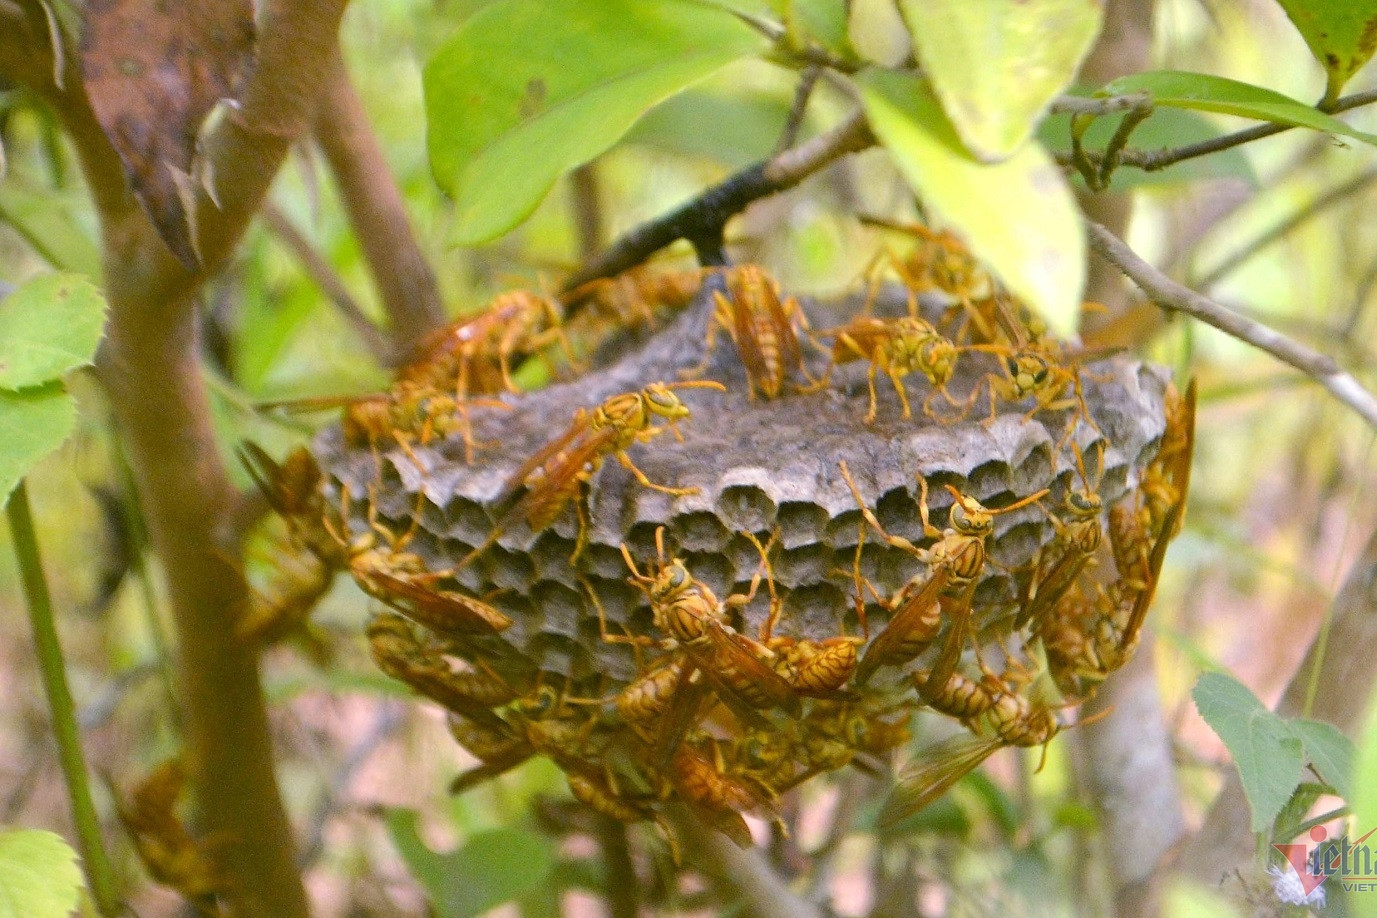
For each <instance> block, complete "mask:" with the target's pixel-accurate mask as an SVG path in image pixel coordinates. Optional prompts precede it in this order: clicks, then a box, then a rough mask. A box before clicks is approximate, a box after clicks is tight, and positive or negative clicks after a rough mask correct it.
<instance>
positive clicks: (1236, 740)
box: [1191, 673, 1305, 832]
mask: <svg viewBox="0 0 1377 918" xmlns="http://www.w3.org/2000/svg"><path fill="white" fill-rule="evenodd" d="M1191 697H1193V698H1194V699H1195V706H1196V708H1197V709H1198V710H1199V711H1200V716H1201V717H1203V718H1205V723H1207V724H1209V725H1210V728H1211V729H1213V730H1214V732H1215V733H1217V734H1219V738H1220V739H1221V740H1223V741H1224V745H1225V746H1226V747H1228V750H1229V754H1230V755H1231V756H1233V759H1234V765H1235V766H1236V767H1237V768H1238V774H1239V777H1240V778H1242V780H1243V791H1244V793H1245V794H1246V795H1247V797H1248V805H1249V807H1250V808H1251V809H1252V815H1253V822H1252V828H1253V831H1254V832H1266V831H1267V830H1268V829H1270V828H1271V826H1272V821H1273V820H1275V819H1276V817H1277V814H1278V813H1280V812H1281V808H1282V807H1283V806H1285V805H1286V801H1287V800H1289V799H1291V794H1292V793H1294V792H1295V790H1296V788H1297V787H1298V786H1299V785H1300V778H1301V769H1302V767H1303V766H1304V764H1305V751H1304V748H1303V747H1302V745H1301V741H1300V739H1299V738H1298V737H1297V736H1296V735H1295V733H1294V732H1293V731H1292V730H1291V726H1290V724H1288V723H1287V722H1286V721H1285V720H1283V719H1282V718H1280V717H1278V716H1277V715H1275V714H1273V713H1272V712H1271V711H1269V710H1267V708H1266V707H1265V706H1264V705H1263V704H1262V702H1261V701H1259V700H1258V697H1257V696H1256V695H1254V694H1253V693H1252V691H1251V690H1250V689H1249V688H1248V687H1247V686H1246V685H1244V684H1243V683H1241V682H1239V681H1238V680H1237V679H1235V678H1233V677H1232V676H1229V675H1226V674H1224V673H1205V674H1204V675H1203V676H1201V677H1200V681H1199V682H1197V683H1196V684H1195V689H1194V691H1192V692H1191Z"/></svg>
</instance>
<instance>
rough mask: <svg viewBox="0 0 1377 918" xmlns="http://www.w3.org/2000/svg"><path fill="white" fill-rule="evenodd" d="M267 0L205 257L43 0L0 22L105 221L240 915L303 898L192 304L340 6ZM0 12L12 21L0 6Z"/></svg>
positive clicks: (162, 544)
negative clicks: (140, 197) (59, 66)
mask: <svg viewBox="0 0 1377 918" xmlns="http://www.w3.org/2000/svg"><path fill="white" fill-rule="evenodd" d="M261 6H262V8H261V13H260V17H259V22H260V26H261V28H260V32H259V40H258V55H257V56H258V63H257V66H256V69H255V71H254V73H253V76H252V78H251V79H250V81H249V83H248V85H247V87H246V88H245V92H244V97H243V99H242V105H241V106H240V107H239V109H237V110H231V111H230V112H229V114H228V115H227V117H226V118H224V119H223V120H222V121H221V122H220V123H219V125H218V126H217V127H216V129H215V130H213V131H211V132H210V133H209V134H208V135H207V136H206V137H205V139H204V144H203V160H204V162H205V164H206V172H205V174H206V175H207V176H209V177H211V178H212V179H213V181H214V186H215V190H216V199H215V201H212V200H211V199H210V197H209V195H208V194H207V193H206V192H205V191H204V189H202V188H200V186H199V183H198V186H197V189H196V195H197V197H196V201H195V202H194V205H193V207H192V208H191V213H192V214H193V219H194V221H195V223H194V225H195V226H196V228H197V238H198V242H199V244H200V252H201V256H202V258H203V263H202V265H201V266H199V267H198V268H197V269H195V270H189V269H187V268H185V267H183V266H182V265H181V263H180V262H178V261H177V260H176V259H175V258H174V257H173V256H172V254H171V252H170V251H169V250H168V249H167V247H166V245H165V244H164V243H163V241H162V239H161V238H160V237H159V236H158V233H157V232H156V230H155V229H154V227H153V225H152V223H151V222H150V221H149V219H148V217H147V215H146V214H145V213H144V211H143V209H142V208H141V207H139V205H138V204H137V202H136V201H135V200H134V198H133V196H132V194H131V193H130V191H129V187H128V184H127V182H126V180H125V177H124V172H123V169H122V167H121V165H120V162H119V158H118V156H116V154H115V152H114V150H113V148H112V147H111V146H110V143H109V141H108V140H107V138H106V136H105V134H104V132H103V131H102V130H101V128H100V126H99V124H98V123H97V121H96V119H95V116H94V115H93V113H92V111H91V107H90V103H89V101H88V100H87V98H86V94H85V91H84V88H83V86H82V81H81V76H80V74H79V73H78V72H77V69H76V63H75V62H76V55H75V54H74V53H73V49H72V48H70V47H67V48H64V49H62V53H61V54H60V55H57V56H56V58H55V55H54V51H53V49H52V48H51V47H50V45H49V44H48V38H47V32H46V25H44V24H43V19H42V16H43V14H42V10H41V8H40V7H39V5H38V4H37V3H36V2H35V0H24V11H25V18H24V23H23V34H22V35H21V34H18V33H17V32H15V33H12V32H9V31H8V30H4V34H3V35H0V69H3V70H5V72H7V73H17V75H18V76H19V78H21V79H23V80H24V81H25V82H26V83H27V84H28V85H30V86H31V87H32V88H33V89H34V90H35V91H36V92H37V93H38V94H39V95H40V96H41V97H42V98H44V99H45V100H46V101H47V102H48V103H49V104H50V105H51V106H52V107H53V109H54V110H55V111H56V112H57V114H58V116H59V117H60V118H61V120H62V123H63V126H64V127H65V129H66V130H67V132H68V134H69V135H70V137H71V140H72V143H73V146H74V147H75V149H76V151H77V153H78V156H79V157H80V160H81V165H82V168H83V171H84V172H85V175H86V179H87V184H88V186H89V187H90V188H91V191H92V195H93V198H94V201H95V205H96V209H97V213H98V215H99V218H100V224H101V233H102V238H103V242H104V252H103V264H104V271H105V287H106V292H107V295H108V298H109V301H110V318H109V324H108V327H107V336H106V339H105V341H104V343H103V345H102V348H101V352H100V354H99V356H98V360H97V373H98V375H99V377H100V379H101V382H102V383H103V384H104V386H105V388H106V391H107V392H108V394H109V397H110V400H111V405H112V407H113V409H114V414H115V417H116V421H117V424H118V427H119V430H120V432H121V434H122V435H123V437H124V438H125V440H126V442H127V445H128V451H129V457H130V462H131V465H132V467H133V470H134V475H135V479H136V482H137V485H138V491H139V494H140V496H141V499H142V501H143V504H144V515H145V519H146V520H147V523H148V529H149V535H150V539H151V542H152V544H153V546H154V548H155V549H156V551H157V552H158V555H159V557H160V558H161V560H162V568H163V571H164V576H165V577H166V578H167V584H168V595H169V597H170V599H171V606H172V612H173V616H174V619H175V621H176V624H177V631H178V638H179V640H178V647H177V665H178V676H179V681H180V684H181V690H182V691H181V698H180V700H181V703H182V705H183V706H184V718H183V719H184V722H185V727H186V743H187V748H186V751H185V758H186V761H187V763H188V765H189V766H190V768H191V770H192V774H193V778H194V787H195V789H196V791H197V796H198V801H199V803H200V810H201V813H202V816H203V819H204V823H205V828H206V830H207V831H208V832H209V833H211V834H216V835H220V836H222V837H224V838H225V839H227V840H229V841H228V843H227V844H226V846H225V850H224V854H223V860H224V865H223V866H224V868H225V869H226V871H227V873H228V874H229V875H230V876H231V877H233V878H234V888H233V890H232V891H231V893H230V899H231V902H232V905H233V910H234V912H235V914H236V915H239V916H243V918H260V916H261V918H297V916H305V915H306V914H307V913H308V907H307V902H306V894H305V890H304V888H303V887H302V884H301V877H300V875H299V873H298V872H297V870H296V867H295V864H294V862H293V855H292V847H293V846H292V843H291V827H290V824H289V823H288V820H287V816H286V812H285V810H284V808H283V805H282V800H281V797H280V794H279V792H278V788H277V784H276V778H275V776H274V773H273V756H272V748H271V743H270V739H269V734H268V722H267V710H266V707H265V704H264V699H263V694H262V689H261V686H260V683H259V676H258V663H257V658H256V656H255V655H254V653H253V652H252V651H251V649H249V648H247V647H243V646H242V645H240V644H238V643H237V642H235V641H234V639H233V637H232V635H233V631H234V624H235V619H236V617H237V616H238V615H239V614H240V613H241V611H242V609H243V607H244V605H245V603H246V601H247V596H248V592H247V585H246V584H245V582H244V577H243V573H242V571H241V570H240V567H239V563H238V560H237V558H238V545H237V544H236V543H235V542H234V540H233V539H232V538H230V537H227V535H226V533H225V532H224V531H223V529H222V528H221V527H222V521H223V520H224V518H225V516H226V514H227V512H228V510H229V508H231V507H232V506H233V503H234V496H235V495H234V489H233V487H232V486H231V484H230V482H229V478H228V475H227V474H226V470H225V468H224V466H223V463H222V461H221V458H220V454H219V451H218V447H217V444H216V441H215V436H214V430H213V428H212V425H211V420H210V417H211V413H210V410H209V407H208V401H207V394H206V391H205V389H204V384H203V381H202V378H201V374H200V369H199V366H198V360H197V352H198V349H197V346H196V311H195V303H196V294H197V291H198V289H199V287H200V284H201V283H202V281H203V280H204V279H205V278H206V277H207V276H208V275H209V273H210V272H212V271H214V270H215V269H216V268H217V267H218V266H219V265H220V264H222V263H223V261H224V259H225V257H226V256H227V255H228V253H229V252H230V251H231V249H232V248H233V247H234V245H235V244H236V243H237V242H238V240H239V238H240V236H241V234H242V232H243V229H244V227H245V225H246V224H247V222H248V220H249V219H250V217H251V216H252V214H253V213H254V212H255V211H256V210H257V208H258V205H259V203H260V202H261V201H262V198H263V195H264V193H265V192H266V190H267V187H268V184H269V182H270V181H271V180H272V177H273V175H274V174H275V173H276V171H277V168H278V166H279V165H280V164H281V162H282V159H283V157H284V156H285V155H286V152H287V149H288V147H289V146H290V144H291V143H293V142H294V141H295V139H296V138H298V137H299V136H300V135H301V134H302V133H303V132H304V130H305V128H306V126H307V123H308V119H309V116H310V113H311V110H312V108H313V106H314V92H313V88H314V84H315V83H316V82H318V80H319V75H320V73H321V71H322V70H323V68H324V67H325V65H326V63H327V62H328V61H329V58H330V55H331V54H332V53H333V51H334V48H335V42H336V35H337V32H338V28H339V20H340V16H341V15H342V13H343V9H344V3H343V0H322V2H314V3H299V2H291V0H268V2H266V3H264V4H262V5H261ZM5 15H7V16H9V17H10V19H11V20H12V19H13V15H12V13H10V11H9V10H8V9H6V10H5ZM8 24H17V23H7V25H8ZM55 59H60V60H62V61H63V62H64V65H63V66H64V72H63V75H62V79H61V80H57V79H55V78H54V75H53V72H52V71H53V66H54V64H53V62H54V60H55ZM217 202H218V203H217Z"/></svg>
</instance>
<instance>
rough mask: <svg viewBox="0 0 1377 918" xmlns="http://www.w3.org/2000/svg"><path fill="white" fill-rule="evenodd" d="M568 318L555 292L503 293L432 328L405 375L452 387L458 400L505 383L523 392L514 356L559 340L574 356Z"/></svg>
mask: <svg viewBox="0 0 1377 918" xmlns="http://www.w3.org/2000/svg"><path fill="white" fill-rule="evenodd" d="M563 321H564V317H563V315H562V314H561V310H560V307H559V304H558V303H557V302H555V301H554V300H552V299H550V298H549V297H544V296H540V295H538V294H535V293H532V292H531V291H529V290H512V291H508V292H507V293H502V294H499V295H498V296H497V297H496V298H495V299H494V300H493V301H492V302H491V303H489V304H488V306H487V307H486V308H485V309H483V310H482V311H481V312H479V313H477V314H476V315H471V316H464V317H462V318H460V319H458V320H456V321H455V322H453V323H451V324H449V325H447V326H445V327H444V328H441V329H437V330H436V331H434V332H432V333H431V334H430V335H429V336H428V337H427V338H426V339H425V340H424V341H422V342H421V343H420V345H419V346H418V347H417V348H416V356H415V358H414V359H413V360H412V361H411V362H410V363H408V364H407V365H406V366H404V367H403V368H402V370H401V372H400V374H399V378H400V379H401V380H402V381H403V382H408V383H414V384H416V385H418V386H420V387H422V388H424V389H429V390H431V391H437V392H446V391H451V392H453V393H454V398H455V400H456V401H458V402H463V401H465V400H466V399H467V398H468V397H469V396H470V395H475V394H480V395H491V394H495V393H498V392H501V391H503V390H504V389H505V390H506V391H508V392H520V391H521V390H520V389H519V388H517V385H516V382H515V381H514V380H513V379H512V363H513V358H514V357H520V356H523V355H525V354H533V353H537V352H538V351H540V350H542V349H543V348H545V347H546V346H547V345H549V344H551V343H552V342H556V341H558V342H560V343H561V344H562V345H563V347H564V350H565V354H566V356H570V358H571V359H572V355H571V354H570V352H569V345H568V342H567V341H565V339H564V334H563V331H562V330H561V324H562V323H563Z"/></svg>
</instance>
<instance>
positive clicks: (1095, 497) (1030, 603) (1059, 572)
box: [1014, 442, 1105, 631]
mask: <svg viewBox="0 0 1377 918" xmlns="http://www.w3.org/2000/svg"><path fill="white" fill-rule="evenodd" d="M1073 449H1074V451H1075V455H1076V471H1077V472H1078V473H1079V475H1080V479H1081V484H1082V486H1083V487H1082V488H1080V489H1077V488H1076V487H1075V486H1074V485H1071V486H1069V487H1068V488H1067V489H1066V500H1065V511H1066V515H1067V517H1068V519H1066V520H1062V519H1059V518H1058V517H1057V516H1056V515H1054V514H1051V513H1048V514H1047V518H1048V519H1049V520H1051V522H1052V526H1053V528H1054V529H1055V530H1056V535H1055V536H1054V537H1053V538H1052V541H1051V542H1049V543H1048V544H1046V545H1044V546H1043V547H1042V549H1041V550H1040V551H1039V552H1038V554H1037V558H1036V560H1035V562H1034V564H1033V571H1032V574H1031V576H1030V577H1029V579H1028V586H1027V588H1026V589H1025V590H1024V592H1023V596H1022V601H1021V603H1020V608H1019V613H1018V617H1017V618H1016V619H1015V620H1014V626H1015V627H1016V628H1021V627H1023V626H1024V625H1025V624H1027V623H1028V622H1033V623H1034V625H1033V630H1034V631H1037V630H1038V623H1039V622H1041V621H1042V619H1043V616H1045V615H1047V614H1048V613H1049V612H1051V611H1052V608H1053V606H1055V605H1056V602H1057V600H1058V599H1060V598H1061V596H1062V594H1064V593H1065V592H1066V591H1067V590H1069V589H1070V588H1071V585H1072V584H1074V583H1075V582H1076V579H1077V578H1078V577H1080V575H1081V571H1083V570H1085V568H1086V565H1088V564H1089V563H1090V562H1091V561H1092V560H1093V559H1094V557H1095V553H1096V552H1097V551H1099V549H1100V542H1101V539H1102V537H1103V534H1104V525H1103V523H1101V521H1100V515H1101V514H1102V513H1103V511H1104V504H1103V502H1102V501H1101V500H1100V496H1099V494H1097V493H1096V492H1095V487H1094V486H1092V485H1091V483H1090V477H1089V476H1088V475H1087V474H1086V471H1085V457H1084V456H1082V455H1081V450H1080V447H1078V446H1075V445H1074V444H1073ZM1104 454H1105V446H1104V444H1103V442H1102V443H1101V444H1100V452H1099V470H1098V472H1097V473H1096V478H1097V479H1098V478H1101V477H1103V475H1104Z"/></svg>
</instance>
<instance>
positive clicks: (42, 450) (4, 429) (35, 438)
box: [0, 383, 76, 506]
mask: <svg viewBox="0 0 1377 918" xmlns="http://www.w3.org/2000/svg"><path fill="white" fill-rule="evenodd" d="M75 426H76V403H75V402H73V401H72V397H71V396H70V395H68V394H67V393H66V391H64V390H63V388H62V384H61V383H51V384H49V385H47V386H43V387H41V388H37V389H25V390H24V391H23V392H7V391H5V390H4V389H0V506H3V505H4V504H5V502H6V501H7V500H9V496H10V492H11V491H13V490H14V486H15V485H17V484H19V479H21V478H23V477H24V476H25V475H27V474H28V473H29V469H31V468H33V467H34V466H35V465H36V464H37V463H38V461H39V460H40V459H42V458H43V457H44V456H46V455H48V454H49V453H51V452H52V451H53V450H55V449H57V448H58V447H59V446H61V445H62V441H63V440H66V439H67V437H68V435H69V434H71V432H72V428H73V427H75Z"/></svg>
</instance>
